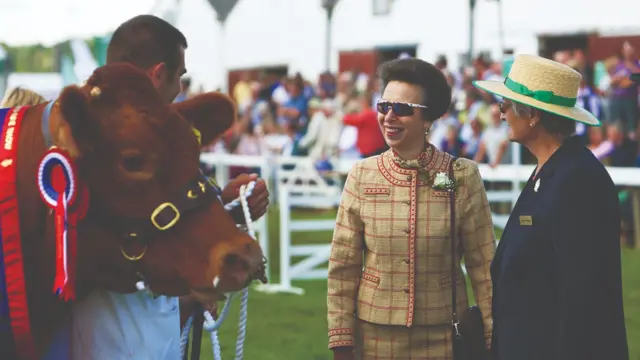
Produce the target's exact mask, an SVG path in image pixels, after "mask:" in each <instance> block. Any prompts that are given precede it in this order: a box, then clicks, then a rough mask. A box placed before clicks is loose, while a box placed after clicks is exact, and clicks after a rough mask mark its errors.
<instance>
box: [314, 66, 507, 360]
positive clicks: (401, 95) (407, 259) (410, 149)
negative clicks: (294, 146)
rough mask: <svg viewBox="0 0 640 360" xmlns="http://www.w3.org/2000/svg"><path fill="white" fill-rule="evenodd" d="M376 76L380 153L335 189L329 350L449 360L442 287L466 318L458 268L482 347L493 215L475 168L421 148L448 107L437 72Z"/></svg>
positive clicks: (350, 355) (407, 69)
mask: <svg viewBox="0 0 640 360" xmlns="http://www.w3.org/2000/svg"><path fill="white" fill-rule="evenodd" d="M380 75H381V79H382V84H383V89H384V93H383V95H382V99H381V100H380V101H379V102H378V106H377V108H378V112H379V115H378V121H379V123H380V129H381V131H382V132H383V135H384V138H385V140H386V142H387V144H388V145H389V147H390V149H389V150H388V151H386V152H385V153H383V154H381V155H378V156H373V157H370V158H367V159H364V160H362V161H360V162H358V163H357V164H356V166H355V167H354V168H353V169H352V170H351V172H350V173H349V175H348V178H347V182H346V184H345V188H344V192H343V195H342V200H341V204H340V209H339V211H338V216H337V224H336V229H335V232H334V235H333V240H332V244H331V256H330V259H329V280H328V294H327V297H328V301H327V304H328V322H329V348H330V349H332V350H333V352H334V359H341V360H346V359H395V360H400V359H412V360H420V359H423V360H449V359H452V349H451V310H452V304H451V290H452V288H451V287H452V286H456V289H457V294H458V297H457V304H456V307H457V309H458V313H459V314H461V313H463V312H464V310H465V309H466V308H467V307H468V300H467V289H466V285H465V278H464V275H463V273H462V269H461V266H460V261H461V258H462V256H464V259H465V266H466V269H467V271H468V273H469V278H470V279H471V285H472V287H473V291H474V295H475V298H476V299H477V302H478V305H479V306H480V309H481V311H482V314H483V318H484V325H485V333H486V340H487V344H490V342H491V326H492V323H491V289H492V284H491V279H490V275H489V266H490V263H491V259H492V258H493V254H494V250H495V239H494V232H493V223H492V220H491V211H490V209H489V204H488V201H487V196H486V193H485V190H484V186H483V183H482V179H481V178H480V174H479V172H478V167H477V165H476V164H475V163H474V162H472V161H470V160H466V159H457V160H456V159H453V158H452V157H451V156H450V155H448V154H446V153H443V152H441V151H439V150H437V149H436V148H434V147H433V146H432V145H431V144H429V143H428V142H427V140H426V136H425V135H426V133H427V131H428V129H429V127H430V126H431V124H432V123H433V121H435V120H436V119H438V118H440V117H441V116H442V115H443V114H444V113H445V112H446V111H447V109H448V107H449V105H450V103H451V88H450V87H449V85H448V84H447V81H446V79H445V77H444V75H443V74H442V72H441V71H440V70H438V69H437V68H435V67H434V66H433V65H431V64H429V63H426V62H424V61H422V60H418V59H401V60H393V61H390V62H387V63H385V64H383V65H382V67H381V69H380ZM451 162H453V164H452V166H453V173H454V178H455V179H452V180H454V183H455V187H456V190H455V202H456V204H455V209H456V211H455V219H456V221H455V224H456V239H455V241H456V243H457V249H459V250H458V251H457V254H458V256H456V258H455V259H452V258H451V254H450V244H451V243H450V241H451V239H450V207H449V206H450V204H449V193H448V192H446V191H441V190H439V189H440V187H439V185H441V183H442V181H441V180H442V178H443V175H444V174H448V169H449V166H450V164H451ZM439 173H444V174H439ZM436 174H438V179H436ZM434 184H435V186H434ZM451 261H454V262H455V264H456V266H455V268H456V279H457V281H456V284H452V276H451Z"/></svg>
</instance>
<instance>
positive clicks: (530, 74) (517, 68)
mask: <svg viewBox="0 0 640 360" xmlns="http://www.w3.org/2000/svg"><path fill="white" fill-rule="evenodd" d="M581 80H582V76H581V75H580V73H578V72H577V71H575V70H573V69H572V68H570V67H568V66H566V65H563V64H561V63H558V62H555V61H551V60H549V59H545V58H543V57H539V56H535V55H518V56H517V57H516V58H515V60H514V62H513V65H512V66H511V71H509V75H508V76H507V78H506V79H505V81H504V82H500V81H474V82H473V84H474V85H475V86H477V87H479V88H480V89H482V90H485V91H487V92H490V93H492V94H495V95H498V96H501V97H503V98H506V99H509V100H512V101H515V102H519V103H521V104H525V105H529V106H531V107H534V108H536V109H540V110H544V111H547V112H550V113H552V114H556V115H560V116H563V117H565V118H568V119H571V120H575V121H579V122H581V123H584V124H586V125H591V126H600V121H599V120H598V119H597V118H596V117H595V116H593V115H592V114H591V113H590V112H588V111H587V110H585V109H583V108H581V107H579V106H576V101H577V99H576V97H577V96H578V89H579V88H580V82H581Z"/></svg>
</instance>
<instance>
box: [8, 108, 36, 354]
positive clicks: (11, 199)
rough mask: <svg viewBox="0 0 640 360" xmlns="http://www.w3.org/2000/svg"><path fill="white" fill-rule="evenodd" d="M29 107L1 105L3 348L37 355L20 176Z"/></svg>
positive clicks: (18, 352)
mask: <svg viewBox="0 0 640 360" xmlns="http://www.w3.org/2000/svg"><path fill="white" fill-rule="evenodd" d="M26 110H27V107H16V108H11V109H0V127H1V128H2V136H1V137H0V139H1V140H0V144H1V145H2V146H1V147H0V244H1V245H2V246H1V247H0V349H1V350H0V352H1V353H2V354H3V356H5V355H7V354H12V355H9V357H10V358H11V357H12V356H13V357H19V358H25V359H35V358H36V354H35V346H34V343H33V337H32V335H31V326H30V323H29V311H28V305H27V291H26V287H25V280H24V265H23V258H22V242H21V238H20V218H19V203H18V193H17V189H16V180H17V175H18V174H17V169H16V162H17V160H18V159H17V155H18V151H17V150H18V135H19V133H20V127H21V124H22V118H23V117H24V113H25V111H26Z"/></svg>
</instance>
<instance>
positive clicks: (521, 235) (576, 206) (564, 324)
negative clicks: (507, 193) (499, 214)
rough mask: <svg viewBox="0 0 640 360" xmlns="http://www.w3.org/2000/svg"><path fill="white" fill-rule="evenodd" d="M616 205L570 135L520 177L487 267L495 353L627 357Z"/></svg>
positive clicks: (606, 359)
mask: <svg viewBox="0 0 640 360" xmlns="http://www.w3.org/2000/svg"><path fill="white" fill-rule="evenodd" d="M620 258H621V254H620V214H619V203H618V197H617V193H616V189H615V186H614V183H613V181H612V180H611V177H610V176H609V173H608V172H607V171H606V169H605V167H604V166H603V165H602V164H601V163H600V162H599V161H598V160H597V159H596V158H595V157H594V156H593V154H592V153H591V151H589V150H588V149H587V148H585V147H584V146H583V145H582V143H581V142H580V139H578V138H574V137H572V138H569V139H567V140H566V141H565V142H564V143H563V144H562V146H561V147H560V148H559V149H558V150H557V151H556V152H555V153H554V154H553V155H552V156H551V158H550V159H549V160H548V161H547V163H546V164H544V165H543V166H542V168H541V169H540V172H539V173H538V175H537V176H536V177H535V178H534V177H533V176H532V177H531V178H530V180H529V181H528V182H527V184H526V186H525V188H524V190H523V191H522V193H521V194H520V197H519V198H518V202H517V203H516V206H515V208H514V210H513V211H512V213H511V216H510V218H509V221H508V222H507V225H506V227H505V230H504V233H503V234H502V238H501V239H500V243H499V244H498V248H497V250H496V254H495V257H494V260H493V262H492V264H491V277H492V279H493V317H494V322H493V344H492V348H493V352H494V356H495V359H497V360H591V359H593V360H628V359H629V354H628V349H627V338H626V330H625V325H624V314H623V307H622V276H621V260H620Z"/></svg>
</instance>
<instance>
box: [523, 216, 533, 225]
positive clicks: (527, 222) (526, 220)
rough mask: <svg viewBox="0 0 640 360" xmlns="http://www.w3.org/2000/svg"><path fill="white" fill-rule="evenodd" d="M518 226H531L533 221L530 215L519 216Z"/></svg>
mask: <svg viewBox="0 0 640 360" xmlns="http://www.w3.org/2000/svg"><path fill="white" fill-rule="evenodd" d="M520 225H524V226H531V225H533V219H532V218H531V216H530V215H520Z"/></svg>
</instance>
